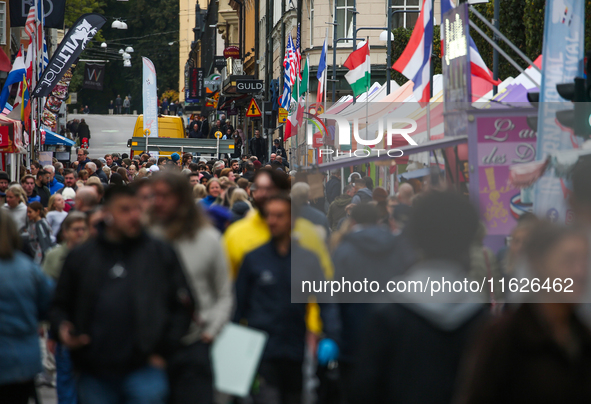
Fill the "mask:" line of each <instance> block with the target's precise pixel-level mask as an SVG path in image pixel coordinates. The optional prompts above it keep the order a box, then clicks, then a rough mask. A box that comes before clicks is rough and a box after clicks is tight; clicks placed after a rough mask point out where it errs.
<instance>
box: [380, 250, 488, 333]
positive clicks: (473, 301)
mask: <svg viewBox="0 0 591 404" xmlns="http://www.w3.org/2000/svg"><path fill="white" fill-rule="evenodd" d="M467 277H468V273H467V272H466V271H464V270H463V269H462V268H461V267H460V266H459V265H458V264H456V263H454V262H451V261H423V262H419V263H417V264H415V265H414V266H412V267H411V268H410V269H409V270H408V272H406V273H405V274H404V275H403V276H401V277H397V278H394V279H392V280H393V281H395V282H399V281H404V282H406V284H407V285H408V282H412V281H415V282H422V283H423V284H426V283H427V281H429V282H431V281H441V279H442V278H445V281H449V282H451V284H452V285H453V283H454V282H456V281H460V282H463V280H464V278H467ZM469 280H470V279H469ZM390 296H391V297H392V299H393V300H394V301H396V302H397V303H402V304H404V305H405V307H407V308H408V309H409V310H410V311H412V312H414V313H415V314H417V315H419V316H420V317H422V318H424V319H425V320H427V321H429V322H430V323H431V324H433V325H434V326H436V327H437V328H439V329H441V330H445V331H453V330H456V329H457V328H459V327H461V326H462V325H464V324H465V323H466V322H467V321H468V320H470V319H472V318H473V317H474V315H475V314H476V313H477V312H478V311H479V310H482V308H483V300H482V295H481V294H479V293H464V292H453V291H452V292H451V293H449V292H448V291H447V289H446V292H445V293H441V292H440V293H436V294H434V297H431V294H430V292H428V293H419V292H416V293H410V292H407V293H393V294H390Z"/></svg>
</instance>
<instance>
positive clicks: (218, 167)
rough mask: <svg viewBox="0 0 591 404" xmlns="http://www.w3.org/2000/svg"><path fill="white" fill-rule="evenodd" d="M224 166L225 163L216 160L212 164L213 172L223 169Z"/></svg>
mask: <svg viewBox="0 0 591 404" xmlns="http://www.w3.org/2000/svg"><path fill="white" fill-rule="evenodd" d="M225 167H226V165H225V164H224V162H223V161H218V162H216V163H215V164H214V165H213V169H212V171H213V172H215V170H223V169H224V168H225Z"/></svg>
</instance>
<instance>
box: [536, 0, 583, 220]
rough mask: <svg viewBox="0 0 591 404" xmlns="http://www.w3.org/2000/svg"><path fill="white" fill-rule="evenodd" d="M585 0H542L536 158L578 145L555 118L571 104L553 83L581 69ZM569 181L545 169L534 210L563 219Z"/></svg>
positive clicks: (568, 79)
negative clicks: (540, 78)
mask: <svg viewBox="0 0 591 404" xmlns="http://www.w3.org/2000/svg"><path fill="white" fill-rule="evenodd" d="M584 30H585V2H584V1H580V0H546V17H545V22H544V45H543V49H542V55H543V60H542V72H543V73H542V87H541V88H540V104H539V111H538V141H537V150H536V152H537V153H536V159H537V160H543V159H546V158H547V157H548V155H550V154H552V153H554V152H557V151H561V150H572V149H573V148H576V147H578V145H579V144H580V142H581V140H580V139H577V138H576V137H575V136H572V134H571V133H569V132H567V131H566V130H563V129H562V128H561V127H560V126H559V125H558V123H557V121H556V111H559V110H564V109H569V108H573V104H572V103H570V102H566V101H565V100H564V99H563V98H562V97H560V95H559V94H558V91H557V90H556V85H557V84H560V83H569V82H572V81H573V79H574V78H575V77H577V76H582V73H583V53H584V52H583V51H584ZM568 187H569V184H568V183H567V180H566V179H564V178H559V177H558V175H557V174H556V172H555V170H554V169H553V168H550V169H548V171H546V173H545V174H544V175H543V176H542V178H540V179H539V180H538V182H537V184H536V187H535V195H534V212H535V213H536V214H537V215H538V216H540V217H544V218H547V219H548V220H550V221H552V222H556V223H563V224H564V223H567V222H568V221H569V220H570V219H569V217H571V216H572V215H570V214H569V212H568V211H567V198H568V192H569V191H568Z"/></svg>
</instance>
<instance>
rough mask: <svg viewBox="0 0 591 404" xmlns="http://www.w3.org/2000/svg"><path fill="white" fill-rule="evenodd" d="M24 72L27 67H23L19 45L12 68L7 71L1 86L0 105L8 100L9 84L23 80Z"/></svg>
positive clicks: (21, 50)
mask: <svg viewBox="0 0 591 404" xmlns="http://www.w3.org/2000/svg"><path fill="white" fill-rule="evenodd" d="M26 74H27V69H26V68H25V58H24V57H23V49H22V47H21V49H19V51H18V53H17V55H16V59H14V64H13V65H12V70H11V71H10V73H8V77H7V78H6V82H5V83H4V87H2V92H1V93H0V105H5V104H6V101H8V96H9V95H10V86H11V85H12V84H15V83H20V82H21V81H23V78H24V77H25V75H26Z"/></svg>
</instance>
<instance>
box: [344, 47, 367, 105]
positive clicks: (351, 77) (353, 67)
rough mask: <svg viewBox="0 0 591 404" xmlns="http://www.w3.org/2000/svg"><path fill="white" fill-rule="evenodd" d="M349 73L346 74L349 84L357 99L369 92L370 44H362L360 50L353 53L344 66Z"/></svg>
mask: <svg viewBox="0 0 591 404" xmlns="http://www.w3.org/2000/svg"><path fill="white" fill-rule="evenodd" d="M343 66H345V67H346V68H347V69H349V72H348V73H347V74H345V78H346V79H347V82H348V83H349V85H350V86H351V89H353V95H355V97H357V96H358V95H361V94H363V93H364V92H366V91H367V89H368V88H369V87H370V84H371V62H370V59H369V43H368V42H362V43H361V44H359V48H358V49H357V50H354V51H353V52H351V54H350V55H349V57H348V58H347V60H345V63H344V64H343Z"/></svg>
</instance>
